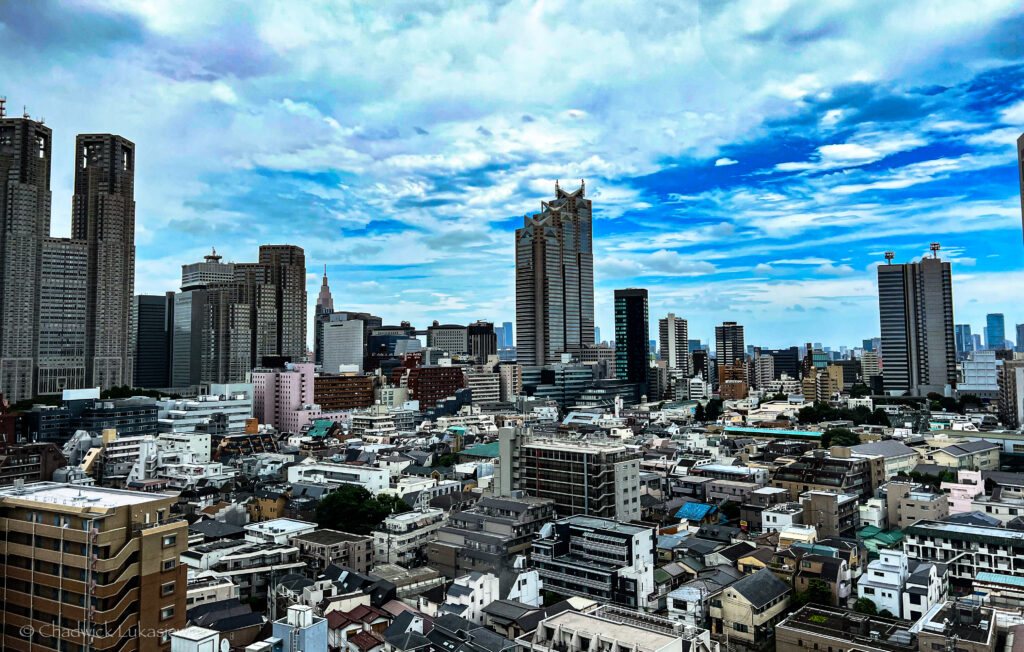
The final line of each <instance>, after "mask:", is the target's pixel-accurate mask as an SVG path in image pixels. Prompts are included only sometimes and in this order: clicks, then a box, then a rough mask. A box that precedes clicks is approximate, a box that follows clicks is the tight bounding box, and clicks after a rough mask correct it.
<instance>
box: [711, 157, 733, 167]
mask: <svg viewBox="0 0 1024 652" xmlns="http://www.w3.org/2000/svg"><path fill="white" fill-rule="evenodd" d="M737 163H739V161H737V160H736V159H734V158H725V157H723V158H720V159H718V160H717V161H715V167H716V168H720V167H722V166H723V165H736V164H737Z"/></svg>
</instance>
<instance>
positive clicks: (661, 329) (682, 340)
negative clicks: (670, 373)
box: [658, 312, 690, 377]
mask: <svg viewBox="0 0 1024 652" xmlns="http://www.w3.org/2000/svg"><path fill="white" fill-rule="evenodd" d="M658 337H659V341H660V345H661V359H662V360H664V361H665V362H666V363H667V365H668V368H669V369H677V370H679V371H682V372H683V374H684V375H685V376H686V377H689V376H690V347H689V341H690V340H689V337H690V335H689V329H688V328H687V324H686V320H685V319H682V318H680V317H676V316H675V314H673V313H671V312H670V313H668V316H667V317H662V318H661V319H659V320H658Z"/></svg>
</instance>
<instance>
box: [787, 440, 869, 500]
mask: <svg viewBox="0 0 1024 652" xmlns="http://www.w3.org/2000/svg"><path fill="white" fill-rule="evenodd" d="M885 479H886V476H885V458H884V457H882V456H881V455H878V456H875V457H861V456H854V455H853V454H852V453H851V452H850V449H849V448H844V447H841V446H833V447H832V448H831V449H830V450H828V451H825V450H814V451H810V452H807V453H804V454H803V455H801V456H800V457H799V458H797V459H796V460H794V461H793V462H790V463H788V464H786V465H784V466H780V467H779V468H777V469H776V470H775V473H774V475H773V476H772V486H773V487H781V488H783V489H786V490H787V491H789V496H790V499H791V500H797V499H798V498H799V496H800V494H802V493H804V492H807V491H825V492H832V493H844V494H850V495H853V496H856V497H857V498H858V499H861V498H863V499H868V498H871V497H872V496H873V495H874V493H875V489H877V488H878V487H879V486H880V485H881V484H882V483H884V482H885Z"/></svg>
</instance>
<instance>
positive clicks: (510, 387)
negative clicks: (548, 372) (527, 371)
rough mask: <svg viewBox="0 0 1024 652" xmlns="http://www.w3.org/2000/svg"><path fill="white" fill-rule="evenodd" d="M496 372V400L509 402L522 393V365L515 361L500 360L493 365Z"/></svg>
mask: <svg viewBox="0 0 1024 652" xmlns="http://www.w3.org/2000/svg"><path fill="white" fill-rule="evenodd" d="M495 369H496V370H497V372H498V400H499V401H501V402H503V403H510V402H512V401H515V400H516V398H517V397H518V396H519V395H520V394H522V393H523V367H522V365H519V364H516V363H515V362H506V361H502V362H499V363H498V366H497V367H495Z"/></svg>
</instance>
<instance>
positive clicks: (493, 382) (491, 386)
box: [462, 367, 501, 405]
mask: <svg viewBox="0 0 1024 652" xmlns="http://www.w3.org/2000/svg"><path fill="white" fill-rule="evenodd" d="M462 372H463V374H465V376H466V387H467V388H468V389H469V390H470V391H471V392H472V396H473V404H474V405H480V404H483V403H497V402H498V401H500V400H501V378H500V377H499V375H498V374H497V373H495V372H493V371H487V370H486V369H483V368H474V367H464V368H463V370H462Z"/></svg>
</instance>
